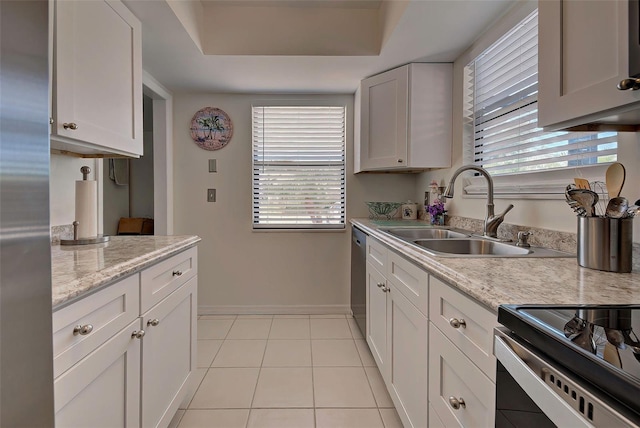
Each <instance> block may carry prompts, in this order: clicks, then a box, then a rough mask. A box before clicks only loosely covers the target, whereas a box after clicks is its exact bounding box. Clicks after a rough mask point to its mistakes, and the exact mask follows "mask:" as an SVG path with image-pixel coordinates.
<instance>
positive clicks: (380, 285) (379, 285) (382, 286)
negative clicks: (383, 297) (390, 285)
mask: <svg viewBox="0 0 640 428" xmlns="http://www.w3.org/2000/svg"><path fill="white" fill-rule="evenodd" d="M376 285H377V286H378V288H384V283H382V282H379V283H377V284H376Z"/></svg>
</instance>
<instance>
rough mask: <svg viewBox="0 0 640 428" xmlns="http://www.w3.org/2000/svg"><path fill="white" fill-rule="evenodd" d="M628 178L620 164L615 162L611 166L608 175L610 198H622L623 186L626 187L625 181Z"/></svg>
mask: <svg viewBox="0 0 640 428" xmlns="http://www.w3.org/2000/svg"><path fill="white" fill-rule="evenodd" d="M625 177H626V171H625V169H624V166H623V165H622V164H621V163H619V162H614V163H612V164H611V165H609V168H607V173H606V176H605V178H606V183H607V192H608V193H609V197H610V198H617V197H618V196H620V192H621V191H622V186H624V179H625Z"/></svg>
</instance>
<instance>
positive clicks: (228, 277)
mask: <svg viewBox="0 0 640 428" xmlns="http://www.w3.org/2000/svg"><path fill="white" fill-rule="evenodd" d="M295 98H298V99H299V98H303V99H310V98H313V97H311V96H298V97H296V96H290V95H283V96H275V95H271V96H264V95H233V94H231V95H230V94H197V95H196V94H178V95H174V186H175V187H174V193H175V194H174V210H175V221H174V233H175V234H176V235H181V234H196V235H199V236H200V237H201V238H202V242H201V243H200V244H199V246H198V259H199V267H198V274H199V285H198V287H199V289H198V301H199V307H200V311H201V312H202V313H206V312H214V311H224V310H227V311H231V312H234V311H236V312H274V311H278V310H279V311H288V312H293V311H296V310H297V311H300V312H311V313H312V312H330V311H345V310H347V307H348V304H349V283H350V274H349V272H350V262H349V260H350V258H349V253H350V239H351V237H350V228H349V227H348V226H347V228H346V229H345V231H343V232H254V231H252V224H251V103H252V101H254V100H268V99H295ZM318 98H321V99H330V100H332V101H335V102H337V103H340V104H342V105H346V106H347V111H348V117H347V216H348V217H365V216H367V215H368V214H367V208H366V206H365V204H364V201H365V200H393V201H402V200H406V199H409V198H411V197H412V195H413V193H414V191H415V184H414V183H415V177H414V176H411V175H389V174H375V175H373V174H372V175H362V174H359V175H357V176H354V175H353V167H352V162H353V161H352V152H353V129H352V126H353V96H352V95H335V96H318ZM207 106H210V107H218V108H221V109H222V110H224V111H225V112H227V114H229V116H230V117H231V119H232V121H233V126H234V133H233V138H232V139H231V142H230V143H229V144H228V145H227V146H226V147H224V148H223V149H221V150H218V151H205V150H202V149H200V148H199V147H198V146H196V145H195V144H194V142H193V141H192V140H191V137H190V135H189V125H190V122H191V118H192V117H193V115H194V113H195V112H197V111H198V110H200V109H201V108H203V107H207ZM208 159H216V160H217V163H218V172H217V173H213V174H210V173H209V172H208ZM208 188H215V189H217V202H215V203H208V202H207V201H206V195H207V189H208Z"/></svg>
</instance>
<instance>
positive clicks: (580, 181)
mask: <svg viewBox="0 0 640 428" xmlns="http://www.w3.org/2000/svg"><path fill="white" fill-rule="evenodd" d="M573 181H574V182H575V183H576V187H577V188H578V189H588V190H591V185H590V184H589V180H586V179H584V178H577V177H576V178H574V179H573Z"/></svg>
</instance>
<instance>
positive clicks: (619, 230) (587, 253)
mask: <svg viewBox="0 0 640 428" xmlns="http://www.w3.org/2000/svg"><path fill="white" fill-rule="evenodd" d="M632 252H633V218H607V217H578V264H579V265H580V266H582V267H586V268H589V269H597V270H602V271H607V272H620V273H626V272H631V266H632Z"/></svg>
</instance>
